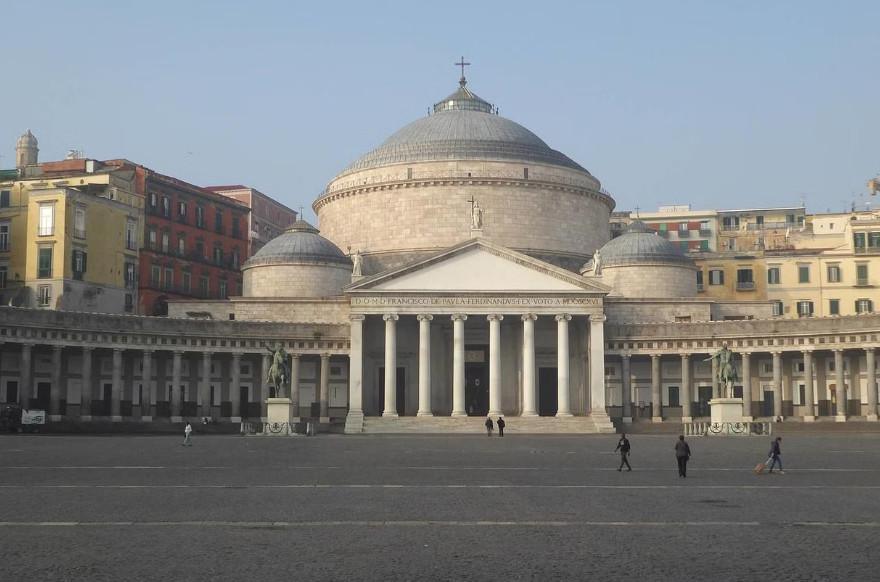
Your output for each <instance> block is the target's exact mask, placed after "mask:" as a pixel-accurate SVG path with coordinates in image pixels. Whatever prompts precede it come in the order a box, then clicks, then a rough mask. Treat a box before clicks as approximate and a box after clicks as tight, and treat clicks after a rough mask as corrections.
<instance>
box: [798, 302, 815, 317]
mask: <svg viewBox="0 0 880 582" xmlns="http://www.w3.org/2000/svg"><path fill="white" fill-rule="evenodd" d="M797 312H798V317H811V316H812V315H813V302H812V301H798V302H797Z"/></svg>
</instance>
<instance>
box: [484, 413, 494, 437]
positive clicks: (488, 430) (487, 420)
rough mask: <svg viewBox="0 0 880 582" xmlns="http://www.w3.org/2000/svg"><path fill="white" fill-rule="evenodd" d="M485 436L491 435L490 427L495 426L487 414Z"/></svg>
mask: <svg viewBox="0 0 880 582" xmlns="http://www.w3.org/2000/svg"><path fill="white" fill-rule="evenodd" d="M485 424H486V436H489V437H490V436H492V429H493V428H495V424H494V423H493V422H492V419H491V418H489V417H488V416H487V417H486V423H485Z"/></svg>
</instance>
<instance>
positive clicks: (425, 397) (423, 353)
mask: <svg viewBox="0 0 880 582" xmlns="http://www.w3.org/2000/svg"><path fill="white" fill-rule="evenodd" d="M416 319H418V320H419V408H418V411H417V412H416V414H417V415H418V416H434V415H433V414H432V413H431V320H433V319H434V316H433V315H431V314H428V313H422V314H419V315H417V316H416Z"/></svg>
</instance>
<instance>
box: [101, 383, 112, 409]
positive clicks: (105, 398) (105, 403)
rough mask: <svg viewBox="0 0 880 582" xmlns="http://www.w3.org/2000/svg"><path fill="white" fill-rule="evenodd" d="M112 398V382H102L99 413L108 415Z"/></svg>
mask: <svg viewBox="0 0 880 582" xmlns="http://www.w3.org/2000/svg"><path fill="white" fill-rule="evenodd" d="M112 398H113V384H104V390H103V393H102V395H101V414H102V415H103V416H110V401H111V400H112Z"/></svg>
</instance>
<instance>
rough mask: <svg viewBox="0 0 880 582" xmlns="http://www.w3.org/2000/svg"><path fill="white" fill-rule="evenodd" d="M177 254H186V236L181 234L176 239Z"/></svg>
mask: <svg viewBox="0 0 880 582" xmlns="http://www.w3.org/2000/svg"><path fill="white" fill-rule="evenodd" d="M177 254H178V255H180V256H181V257H182V256H185V255H186V238H184V237H183V235H181V236H179V237H178V239H177Z"/></svg>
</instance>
